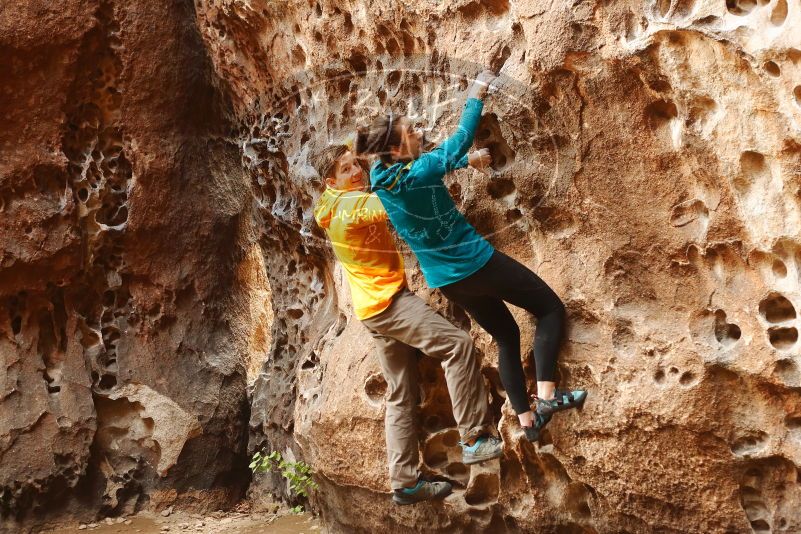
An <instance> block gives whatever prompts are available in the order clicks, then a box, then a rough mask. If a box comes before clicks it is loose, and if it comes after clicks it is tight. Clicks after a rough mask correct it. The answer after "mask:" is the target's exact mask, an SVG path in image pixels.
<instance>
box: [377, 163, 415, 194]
mask: <svg viewBox="0 0 801 534" xmlns="http://www.w3.org/2000/svg"><path fill="white" fill-rule="evenodd" d="M407 165H408V163H406V162H401V161H399V162H397V163H393V164H392V165H390V166H389V167H387V166H386V165H384V163H383V162H382V161H381V160H380V159H379V160H377V161H376V162H375V163H373V166H372V168H371V169H370V184H371V185H372V186H373V189H374V190H375V189H388V188H389V186H391V185H392V184H393V183H394V182H395V178H397V176H398V173H399V172H401V169H403V168H404V167H406V166H407Z"/></svg>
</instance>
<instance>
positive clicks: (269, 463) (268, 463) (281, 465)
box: [250, 451, 319, 513]
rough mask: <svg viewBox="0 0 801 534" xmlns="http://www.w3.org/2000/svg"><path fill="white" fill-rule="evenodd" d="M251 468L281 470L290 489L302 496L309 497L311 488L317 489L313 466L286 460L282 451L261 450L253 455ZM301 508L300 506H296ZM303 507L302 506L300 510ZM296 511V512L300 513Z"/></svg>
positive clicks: (262, 470) (261, 470) (254, 470)
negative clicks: (265, 453)
mask: <svg viewBox="0 0 801 534" xmlns="http://www.w3.org/2000/svg"><path fill="white" fill-rule="evenodd" d="M250 469H251V471H253V472H254V473H264V472H266V471H279V472H280V473H281V476H282V477H284V478H285V479H286V480H288V481H289V489H290V490H291V491H292V492H293V493H295V494H296V495H299V496H301V497H308V496H309V494H308V490H309V489H317V488H318V487H319V486H317V483H316V482H315V481H314V480H312V474H313V473H312V468H311V466H310V465H309V464H307V463H306V462H291V461H288V460H284V458H283V457H282V456H281V453H280V452H278V451H273V452H271V453H270V454H268V455H267V456H265V455H263V454H262V453H261V452H257V453H256V454H254V455H253V460H252V461H251V462H250ZM295 508H299V507H297V506H296V507H295ZM295 508H293V509H292V510H293V512H294V511H295ZM302 511H303V508H302V507H300V512H302ZM300 512H295V513H300Z"/></svg>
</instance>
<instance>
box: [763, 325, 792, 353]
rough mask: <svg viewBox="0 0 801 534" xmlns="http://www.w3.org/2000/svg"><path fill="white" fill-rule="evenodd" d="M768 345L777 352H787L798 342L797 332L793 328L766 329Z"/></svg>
mask: <svg viewBox="0 0 801 534" xmlns="http://www.w3.org/2000/svg"><path fill="white" fill-rule="evenodd" d="M768 339H769V340H770V344H771V345H773V347H774V348H776V349H778V350H788V349H791V348H792V347H793V345H795V343H796V341H798V330H796V329H795V328H794V327H790V328H785V327H773V328H769V329H768Z"/></svg>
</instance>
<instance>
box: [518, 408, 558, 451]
mask: <svg viewBox="0 0 801 534" xmlns="http://www.w3.org/2000/svg"><path fill="white" fill-rule="evenodd" d="M551 417H553V414H550V413H547V414H543V413H540V412H539V411H535V412H534V424H532V425H531V426H524V427H523V430H524V431H525V433H526V439H527V440H529V441H530V442H532V443H534V442H535V441H539V440H540V435H541V431H542V429H543V428H544V427H545V425H547V424H548V423H549V422H550V421H551Z"/></svg>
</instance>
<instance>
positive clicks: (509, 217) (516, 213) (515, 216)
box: [506, 208, 523, 223]
mask: <svg viewBox="0 0 801 534" xmlns="http://www.w3.org/2000/svg"><path fill="white" fill-rule="evenodd" d="M522 218H523V213H522V212H521V211H520V210H519V209H517V208H514V209H511V210H507V212H506V222H510V223H512V222H515V221H519V220H520V219H522Z"/></svg>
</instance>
